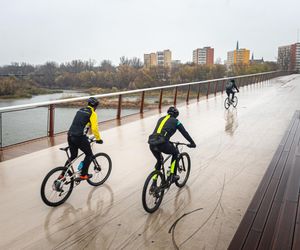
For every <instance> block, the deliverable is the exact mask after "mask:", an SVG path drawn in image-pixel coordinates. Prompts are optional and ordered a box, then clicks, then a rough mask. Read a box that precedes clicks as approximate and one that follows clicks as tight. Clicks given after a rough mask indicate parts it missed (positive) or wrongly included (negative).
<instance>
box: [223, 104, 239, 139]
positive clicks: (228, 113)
mask: <svg viewBox="0 0 300 250" xmlns="http://www.w3.org/2000/svg"><path fill="white" fill-rule="evenodd" d="M224 117H225V132H226V133H227V134H228V135H230V136H233V134H234V131H235V130H236V129H237V128H238V126H239V124H238V119H237V109H236V108H233V109H226V110H225V111H224Z"/></svg>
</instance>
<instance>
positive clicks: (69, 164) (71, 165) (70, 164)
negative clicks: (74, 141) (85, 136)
mask: <svg viewBox="0 0 300 250" xmlns="http://www.w3.org/2000/svg"><path fill="white" fill-rule="evenodd" d="M90 142H91V145H92V143H94V140H93V139H90ZM68 151H69V147H68V150H66V151H65V152H66V154H67V157H68V161H69V160H70V157H71V156H70V155H69V152H68ZM82 155H84V153H83V152H82V153H81V154H79V155H78V156H77V157H76V158H75V159H74V160H73V161H71V162H69V163H68V164H66V165H65V167H67V170H66V172H65V173H69V172H71V173H72V175H70V178H73V177H74V176H76V174H77V173H79V172H80V171H75V169H74V167H73V164H74V162H75V161H77V160H78V159H79V158H80V157H81V156H82ZM92 161H94V159H92ZM64 183H65V182H64Z"/></svg>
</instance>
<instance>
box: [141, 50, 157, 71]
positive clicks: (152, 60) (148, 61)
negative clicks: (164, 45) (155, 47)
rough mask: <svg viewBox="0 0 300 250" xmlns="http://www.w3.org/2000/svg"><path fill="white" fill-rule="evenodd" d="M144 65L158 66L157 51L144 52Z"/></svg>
mask: <svg viewBox="0 0 300 250" xmlns="http://www.w3.org/2000/svg"><path fill="white" fill-rule="evenodd" d="M144 65H145V67H147V68H149V67H151V66H157V56H156V53H150V54H144Z"/></svg>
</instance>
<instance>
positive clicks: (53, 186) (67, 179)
mask: <svg viewBox="0 0 300 250" xmlns="http://www.w3.org/2000/svg"><path fill="white" fill-rule="evenodd" d="M66 171H67V167H56V168H54V169H52V170H51V171H50V172H49V173H48V174H47V175H46V176H45V178H44V180H43V182H42V185H41V197H42V200H43V201H44V202H45V204H46V205H48V206H51V207H56V206H59V205H60V204H62V203H64V202H65V201H66V200H67V199H68V198H69V196H70V195H71V193H72V190H73V186H74V181H73V178H72V177H71V176H69V175H68V174H67V173H66Z"/></svg>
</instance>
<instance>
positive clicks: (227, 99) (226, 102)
mask: <svg viewBox="0 0 300 250" xmlns="http://www.w3.org/2000/svg"><path fill="white" fill-rule="evenodd" d="M224 107H225V109H229V107H230V103H229V98H228V97H227V98H226V99H225V101H224Z"/></svg>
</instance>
